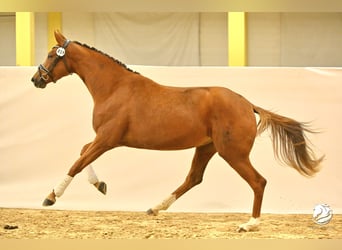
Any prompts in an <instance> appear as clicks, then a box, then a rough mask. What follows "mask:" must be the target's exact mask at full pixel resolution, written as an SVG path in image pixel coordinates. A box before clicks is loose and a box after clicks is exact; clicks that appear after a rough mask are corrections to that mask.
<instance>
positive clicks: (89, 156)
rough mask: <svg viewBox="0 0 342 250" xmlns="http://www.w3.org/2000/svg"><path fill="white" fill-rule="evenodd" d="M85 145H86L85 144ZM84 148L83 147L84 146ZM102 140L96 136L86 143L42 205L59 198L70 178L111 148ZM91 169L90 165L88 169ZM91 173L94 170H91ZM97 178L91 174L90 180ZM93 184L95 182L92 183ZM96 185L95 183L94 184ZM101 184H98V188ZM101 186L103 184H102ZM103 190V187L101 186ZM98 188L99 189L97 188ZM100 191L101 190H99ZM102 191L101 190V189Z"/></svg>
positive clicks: (48, 204) (49, 203) (49, 204)
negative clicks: (78, 156) (92, 140)
mask: <svg viewBox="0 0 342 250" xmlns="http://www.w3.org/2000/svg"><path fill="white" fill-rule="evenodd" d="M86 146H87V145H86ZM84 148H85V147H84ZM111 148H112V147H109V146H108V145H107V144H106V143H104V141H103V140H100V139H99V138H96V139H95V140H94V142H92V143H90V144H88V146H87V148H86V149H85V150H84V152H83V150H82V152H81V156H80V158H79V159H78V160H77V161H76V162H75V163H74V165H73V166H72V167H71V168H70V170H69V172H68V174H67V175H66V176H65V178H64V179H63V180H62V181H61V182H60V183H59V184H58V185H57V186H56V187H55V188H54V189H53V190H52V192H51V193H50V194H49V195H48V196H47V197H46V199H45V200H44V202H43V206H51V205H53V204H54V203H55V202H56V197H57V198H59V197H61V196H62V195H63V193H64V191H65V189H66V188H67V187H68V186H69V184H70V183H71V181H72V179H73V178H74V177H75V175H77V174H78V173H80V172H81V171H82V170H83V169H84V168H85V167H86V166H88V165H89V164H90V163H92V162H93V161H94V160H96V159H97V158H98V157H99V156H100V155H102V154H103V153H104V152H106V151H107V150H109V149H111ZM91 170H92V168H91V166H90V171H91ZM92 172H93V174H95V173H94V171H92ZM94 180H97V177H96V175H93V176H92V181H94ZM97 181H98V180H97ZM93 184H96V182H95V183H93ZM95 186H96V185H95ZM100 186H101V185H98V187H97V188H98V189H99V187H100ZM102 186H103V185H102ZM101 188H102V189H103V190H105V188H104V187H101ZM99 190H100V189H99ZM100 191H101V190H100ZM101 192H102V191H101Z"/></svg>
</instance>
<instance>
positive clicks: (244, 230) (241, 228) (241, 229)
mask: <svg viewBox="0 0 342 250" xmlns="http://www.w3.org/2000/svg"><path fill="white" fill-rule="evenodd" d="M236 231H238V232H239V233H246V232H248V231H247V230H246V229H245V228H243V227H239V228H238V229H237V230H236Z"/></svg>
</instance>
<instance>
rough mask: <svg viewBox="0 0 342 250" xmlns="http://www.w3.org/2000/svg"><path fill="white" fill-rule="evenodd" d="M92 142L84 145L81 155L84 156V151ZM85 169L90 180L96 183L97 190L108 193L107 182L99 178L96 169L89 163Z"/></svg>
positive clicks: (93, 183) (91, 182)
mask: <svg viewBox="0 0 342 250" xmlns="http://www.w3.org/2000/svg"><path fill="white" fill-rule="evenodd" d="M91 144H92V142H91V143H88V144H86V145H84V146H83V148H82V150H81V153H80V155H81V156H82V155H83V154H84V152H86V151H87V149H88V148H89V146H90V145H91ZM85 170H86V171H87V174H88V182H89V183H90V184H92V185H94V186H95V187H96V188H97V190H99V191H100V192H101V193H103V194H106V193H107V184H106V183H105V182H103V181H99V178H97V175H96V173H95V171H94V168H93V166H92V165H91V164H89V165H88V166H87V167H86V168H85Z"/></svg>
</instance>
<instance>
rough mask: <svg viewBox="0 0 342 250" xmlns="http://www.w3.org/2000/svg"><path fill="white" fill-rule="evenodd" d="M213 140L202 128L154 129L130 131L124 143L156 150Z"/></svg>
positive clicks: (186, 146) (192, 145) (203, 143)
mask: <svg viewBox="0 0 342 250" xmlns="http://www.w3.org/2000/svg"><path fill="white" fill-rule="evenodd" d="M211 141H212V140H211V138H210V137H208V136H207V135H206V133H205V132H204V131H203V130H202V131H201V130H200V129H197V130H184V129H180V130H178V131H177V130H165V129H154V130H150V131H145V132H144V133H139V134H134V133H130V134H128V135H127V136H125V140H124V141H123V144H124V145H125V146H128V147H134V148H144V149H154V150H180V149H187V148H192V147H199V146H202V145H205V144H208V143H210V142H211Z"/></svg>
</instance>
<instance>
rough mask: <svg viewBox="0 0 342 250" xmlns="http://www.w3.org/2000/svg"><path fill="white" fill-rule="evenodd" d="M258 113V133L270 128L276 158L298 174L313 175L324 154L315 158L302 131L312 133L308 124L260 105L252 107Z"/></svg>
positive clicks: (317, 169)
mask: <svg viewBox="0 0 342 250" xmlns="http://www.w3.org/2000/svg"><path fill="white" fill-rule="evenodd" d="M253 109H254V112H255V113H257V114H259V116H260V121H259V123H258V135H259V134H261V133H262V132H263V131H265V130H266V129H267V128H268V127H270V128H271V136H272V137H271V138H272V143H273V149H274V154H275V156H276V158H277V159H278V160H280V161H281V162H283V163H285V164H286V165H289V166H291V167H293V168H294V169H296V170H297V171H298V172H299V173H300V174H302V175H304V176H306V177H309V176H313V175H314V174H315V173H317V172H318V171H319V169H320V167H319V164H320V163H321V161H322V160H323V158H324V156H322V157H321V158H319V159H317V158H316V157H315V155H314V152H313V150H312V148H311V147H310V145H311V144H310V141H309V140H308V138H307V137H306V136H305V134H304V132H309V133H314V131H312V130H311V129H309V128H308V124H305V123H300V122H297V121H295V120H293V119H290V118H287V117H284V116H280V115H277V114H275V113H272V112H270V111H267V110H264V109H262V108H260V107H256V106H254V107H253Z"/></svg>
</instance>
